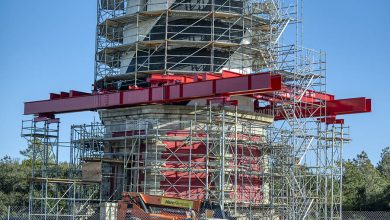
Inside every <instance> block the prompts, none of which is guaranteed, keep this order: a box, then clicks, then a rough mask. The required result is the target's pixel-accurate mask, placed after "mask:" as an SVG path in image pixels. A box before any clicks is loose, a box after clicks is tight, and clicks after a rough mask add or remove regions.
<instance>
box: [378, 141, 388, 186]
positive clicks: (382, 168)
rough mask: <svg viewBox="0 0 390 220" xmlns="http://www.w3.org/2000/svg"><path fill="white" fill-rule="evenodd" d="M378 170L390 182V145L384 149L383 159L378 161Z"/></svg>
mask: <svg viewBox="0 0 390 220" xmlns="http://www.w3.org/2000/svg"><path fill="white" fill-rule="evenodd" d="M378 170H379V172H380V173H381V175H382V177H383V178H385V179H386V180H387V182H388V184H390V183H389V181H390V147H386V148H384V149H383V150H382V153H381V160H380V161H379V163H378Z"/></svg>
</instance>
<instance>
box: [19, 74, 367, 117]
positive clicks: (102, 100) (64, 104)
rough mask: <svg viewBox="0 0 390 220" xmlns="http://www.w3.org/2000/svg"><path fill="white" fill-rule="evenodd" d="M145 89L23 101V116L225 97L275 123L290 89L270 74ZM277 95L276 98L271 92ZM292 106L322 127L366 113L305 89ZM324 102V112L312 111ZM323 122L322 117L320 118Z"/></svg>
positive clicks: (156, 78)
mask: <svg viewBox="0 0 390 220" xmlns="http://www.w3.org/2000/svg"><path fill="white" fill-rule="evenodd" d="M147 80H148V82H150V83H151V87H149V88H134V87H131V88H129V90H124V91H109V92H107V91H105V92H96V93H85V92H78V91H74V90H71V91H70V92H61V93H60V94H55V93H51V94H50V99H48V100H42V101H33V102H26V103H25V104H24V114H26V115H30V114H34V115H37V116H39V117H53V116H54V115H55V114H60V113H67V112H79V111H88V110H98V109H111V108H122V107H128V106H136V105H143V104H164V103H175V102H181V101H189V100H193V99H199V98H214V97H229V96H232V95H245V96H250V97H254V98H256V99H258V100H264V101H268V102H269V103H270V105H269V106H268V107H262V108H258V109H257V110H260V111H261V110H272V112H273V114H274V116H275V120H283V119H285V118H286V117H289V116H286V115H283V112H282V111H281V110H279V109H278V108H273V107H271V106H272V105H273V104H275V103H278V102H281V100H283V99H286V98H288V97H289V95H290V94H291V92H290V90H291V89H290V88H289V87H287V86H283V85H282V76H281V75H277V74H276V75H275V74H270V73H258V74H251V75H241V74H239V73H234V72H231V71H223V72H222V74H220V75H216V74H200V75H195V76H193V77H191V76H178V75H161V74H153V75H151V76H150V77H149V78H148V79H147ZM276 92H277V93H276ZM297 100H299V102H298V103H296V105H299V107H300V108H299V109H300V111H299V112H297V113H296V115H295V116H296V117H321V118H320V119H319V120H321V122H324V123H330V124H335V123H337V124H340V123H343V122H344V121H343V120H341V119H336V116H337V115H343V114H354V113H364V112H371V99H367V98H364V97H362V98H350V99H340V100H335V99H334V95H331V94H326V93H320V92H316V91H312V90H307V91H305V92H304V93H303V95H302V96H301V97H297ZM323 101H325V103H326V112H325V111H322V110H321V109H319V108H318V107H316V106H318V103H319V102H323ZM324 115H326V116H327V117H326V118H324V117H323V116H324Z"/></svg>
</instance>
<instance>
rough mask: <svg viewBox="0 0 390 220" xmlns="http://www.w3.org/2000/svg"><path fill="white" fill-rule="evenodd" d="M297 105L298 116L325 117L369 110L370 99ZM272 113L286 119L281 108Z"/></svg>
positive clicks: (296, 114) (360, 98)
mask: <svg viewBox="0 0 390 220" xmlns="http://www.w3.org/2000/svg"><path fill="white" fill-rule="evenodd" d="M298 105H299V110H297V112H296V113H295V116H296V117H298V118H307V117H325V116H337V115H346V114H357V113H367V112H371V99H367V98H365V97H359V98H349V99H338V100H331V101H327V102H326V108H321V107H318V106H319V103H314V104H307V103H304V104H302V105H300V104H299V103H298ZM325 109H326V111H325ZM259 110H260V112H261V111H262V110H268V111H269V110H271V107H264V108H260V109H259ZM274 114H275V118H274V119H275V120H285V119H286V115H284V114H285V112H284V111H283V110H282V109H276V110H274ZM288 117H293V115H288Z"/></svg>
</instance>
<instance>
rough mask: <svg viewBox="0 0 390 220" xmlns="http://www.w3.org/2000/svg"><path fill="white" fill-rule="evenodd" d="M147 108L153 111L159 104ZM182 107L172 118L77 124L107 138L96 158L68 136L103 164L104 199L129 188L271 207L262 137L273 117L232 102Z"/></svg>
mask: <svg viewBox="0 0 390 220" xmlns="http://www.w3.org/2000/svg"><path fill="white" fill-rule="evenodd" d="M174 109H175V110H177V106H176V107H175V108H174ZM139 110H140V108H137V107H135V109H132V110H129V109H128V110H127V111H134V112H137V111H139ZM172 110H173V109H172ZM148 111H156V112H158V111H159V108H151V109H149V110H148ZM165 111H168V110H167V109H165ZM181 111H182V112H183V114H182V115H180V114H178V115H175V116H172V117H173V118H169V119H168V118H161V119H154V118H147V117H146V118H138V119H137V120H134V119H127V120H126V121H125V122H124V121H123V119H122V120H117V121H116V120H114V121H110V123H109V125H107V124H105V125H98V124H92V125H82V127H83V128H82V129H80V130H83V131H84V132H85V131H86V133H88V134H89V135H87V136H95V139H98V140H103V142H104V146H105V148H104V150H103V148H100V149H99V148H96V149H98V152H101V151H102V150H103V151H104V153H103V156H100V155H101V154H99V153H91V152H90V148H89V146H90V145H89V144H86V145H85V144H81V143H82V142H83V141H80V140H79V139H74V140H73V141H72V142H73V143H76V145H77V147H76V146H75V148H76V149H80V151H81V152H80V155H89V156H88V158H84V159H85V160H87V161H99V162H101V169H102V174H103V175H102V177H103V179H102V187H103V188H104V189H106V190H102V196H103V198H102V200H105V201H117V200H118V199H120V198H121V192H123V191H131V192H141V193H146V194H151V195H165V196H172V197H179V198H186V199H205V200H206V199H207V200H209V201H213V202H216V203H218V204H220V205H221V206H222V207H223V208H225V209H226V210H229V212H230V213H231V215H232V216H237V217H239V216H240V215H241V216H247V217H248V213H249V212H247V211H248V210H249V209H253V210H256V211H257V212H258V213H260V205H261V206H262V209H263V210H265V209H266V208H265V207H267V209H268V208H269V202H270V199H269V193H270V192H269V184H270V183H269V164H268V157H269V153H268V151H269V149H268V147H267V144H266V138H265V137H266V127H267V126H268V125H269V124H270V123H271V122H272V118H271V117H270V116H268V115H260V114H256V115H253V114H250V113H247V112H242V111H238V110H237V106H227V107H226V106H219V107H218V106H213V105H209V106H207V107H206V106H203V107H197V106H195V107H187V106H182V107H181ZM130 116H131V114H129V115H127V117H130ZM137 117H138V115H137ZM183 117H186V119H185V120H183V119H182V118H183ZM174 118H175V119H174ZM73 128H74V129H76V128H80V127H79V126H74V127H73ZM100 131H104V132H100ZM96 132H98V133H96ZM92 142H94V141H92ZM84 143H85V142H84ZM105 167H109V169H105ZM107 190H108V191H107ZM105 193H107V194H105Z"/></svg>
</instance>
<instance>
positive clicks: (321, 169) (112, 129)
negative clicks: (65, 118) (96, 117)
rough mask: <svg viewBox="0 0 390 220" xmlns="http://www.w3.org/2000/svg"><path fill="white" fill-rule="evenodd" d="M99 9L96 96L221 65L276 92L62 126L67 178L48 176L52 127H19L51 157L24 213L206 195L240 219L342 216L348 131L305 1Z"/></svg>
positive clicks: (83, 210) (112, 0) (110, 4)
mask: <svg viewBox="0 0 390 220" xmlns="http://www.w3.org/2000/svg"><path fill="white" fill-rule="evenodd" d="M97 2H98V5H97V6H98V24H97V37H96V56H95V58H96V69H95V89H96V90H106V89H108V90H110V89H122V88H124V87H128V86H135V87H148V86H150V84H149V82H147V80H146V78H147V77H148V76H149V75H150V74H155V73H159V74H165V75H173V74H178V75H195V74H202V73H212V74H220V73H221V71H222V70H225V69H226V70H232V71H235V72H239V73H243V74H251V73H259V72H268V73H269V74H280V75H281V76H282V81H283V86H284V87H283V89H281V90H280V91H278V92H273V93H272V94H271V95H270V94H261V95H262V97H261V98H260V99H259V100H261V101H260V102H259V103H258V104H259V106H257V108H256V111H255V112H253V111H251V112H250V111H244V110H242V109H240V106H236V105H230V104H229V102H226V100H224V101H223V102H219V101H218V100H211V102H210V101H209V102H207V103H205V102H202V101H199V100H196V101H191V102H190V103H186V105H184V104H183V105H172V106H170V105H161V106H157V105H154V106H152V105H149V106H138V107H132V108H126V109H124V110H123V109H122V110H118V109H111V110H102V111H100V117H101V120H102V123H92V124H89V125H85V124H84V125H74V126H72V128H71V143H70V147H69V149H70V161H69V162H70V165H69V169H68V170H69V171H68V178H67V179H58V177H59V175H58V173H53V174H52V173H51V171H52V170H53V169H52V168H51V167H53V166H54V167H57V168H56V169H57V170H58V164H59V162H58V153H56V152H58V150H56V149H58V147H59V145H58V127H57V128H56V129H54V130H51V128H49V127H50V126H55V125H57V126H58V123H59V122H58V121H55V120H54V121H53V119H48V120H44V121H41V122H37V121H32V122H29V123H31V124H32V125H31V126H30V127H28V126H25V125H24V126H23V131H28V132H24V133H23V136H24V137H26V138H27V139H28V142H29V143H30V145H32V146H33V149H35V150H34V152H35V153H34V155H36V156H35V157H34V158H35V159H33V161H40V160H42V161H53V159H52V157H53V158H54V161H55V162H51V163H49V162H45V163H42V164H41V163H38V164H39V166H38V167H39V169H40V170H41V172H40V173H37V172H36V168H33V172H32V180H34V179H35V180H37V181H33V182H34V183H32V186H31V187H32V188H31V195H30V211H31V216H33V215H37V216H40V217H42V216H45V215H46V214H47V215H48V216H49V215H57V216H61V215H63V216H70V214H69V213H79V215H80V216H82V215H92V214H91V213H92V211H91V210H92V209H93V208H94V207H96V205H97V204H102V203H107V202H108V203H115V202H116V201H117V200H118V199H120V197H121V193H122V192H123V191H131V192H142V193H146V194H152V195H164V196H172V197H180V198H185V199H205V200H209V201H214V202H216V203H218V204H219V205H220V206H221V207H222V209H223V210H225V211H226V212H227V213H229V215H230V216H234V217H237V218H241V219H341V209H342V199H341V196H342V187H341V185H342V148H343V145H344V143H346V142H348V141H349V137H348V127H347V126H344V125H343V123H336V122H335V121H332V120H331V119H332V118H330V117H333V116H328V115H327V110H326V103H327V101H329V99H328V97H326V96H327V95H326V55H325V53H323V52H321V51H319V52H318V51H314V50H311V49H307V48H304V47H303V46H302V39H303V36H302V29H303V28H302V22H301V21H302V16H303V13H302V11H303V10H302V7H303V4H302V0H256V1H255V0H243V1H238V0H237V1H236V0H209V1H206V0H183V1H173V0H149V1H135V0H134V1H133V0H131V1H130V0H98V1H97ZM286 42H287V44H286ZM290 43H292V44H290ZM314 95H319V96H321V98H315V101H310V100H308V99H310V97H314ZM197 101H199V103H197ZM203 101H204V100H203ZM158 109H164V111H167V112H168V113H170V114H163V113H161V112H158ZM151 112H152V113H153V114H152V113H151ZM161 115H164V116H161ZM273 120H275V121H273ZM328 120H329V121H328ZM38 124H42V125H43V126H42V127H39V126H38ZM42 132H43V133H42ZM49 133H50V135H48V134H49ZM51 133H53V134H51ZM41 149H45V150H41ZM53 155H54V156H53ZM39 158H42V159H39ZM33 164H35V162H33ZM42 167H44V168H42ZM54 170H55V169H54ZM49 171H50V172H49ZM38 180H39V181H38ZM50 184H51V185H54V186H51V185H50ZM60 186H61V187H62V188H60ZM57 188H58V190H57ZM34 189H35V190H34ZM49 192H50V193H49ZM52 192H56V193H52ZM57 192H58V193H57ZM71 195H73V197H72V196H71ZM49 201H50V202H49ZM59 204H61V205H59ZM34 210H39V211H34ZM47 210H49V212H48V211H47ZM45 213H46V214H45ZM51 213H54V214H51Z"/></svg>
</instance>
